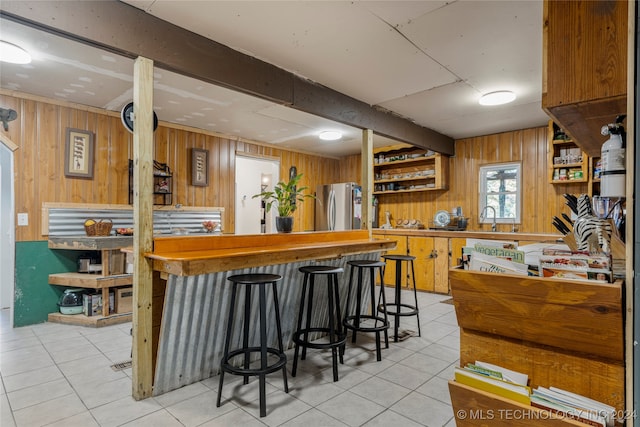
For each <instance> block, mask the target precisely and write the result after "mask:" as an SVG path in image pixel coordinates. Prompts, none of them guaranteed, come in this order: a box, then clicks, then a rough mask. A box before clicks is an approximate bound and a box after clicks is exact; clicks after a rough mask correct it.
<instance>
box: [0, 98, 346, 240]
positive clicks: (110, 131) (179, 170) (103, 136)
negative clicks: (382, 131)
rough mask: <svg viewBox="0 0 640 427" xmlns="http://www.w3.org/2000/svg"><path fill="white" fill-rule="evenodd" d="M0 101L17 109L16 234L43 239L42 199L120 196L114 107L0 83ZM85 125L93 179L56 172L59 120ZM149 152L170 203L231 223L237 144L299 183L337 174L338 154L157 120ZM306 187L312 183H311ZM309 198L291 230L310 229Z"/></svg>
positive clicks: (126, 153) (124, 189) (125, 147)
mask: <svg viewBox="0 0 640 427" xmlns="http://www.w3.org/2000/svg"><path fill="white" fill-rule="evenodd" d="M0 105H1V106H2V107H3V108H11V109H13V110H16V111H17V113H18V119H17V120H16V121H13V122H11V123H10V125H9V131H8V132H7V135H8V136H9V138H11V139H12V140H13V141H14V142H15V143H16V144H17V145H18V147H19V148H18V150H16V151H15V153H14V156H15V157H14V159H15V172H16V179H15V182H16V201H15V203H16V204H15V206H16V212H26V213H28V214H29V225H28V226H21V227H17V232H16V241H33V240H46V238H45V237H43V236H42V235H41V231H40V230H41V223H40V222H41V221H40V212H41V208H42V204H43V203H44V202H74V203H112V204H127V203H128V191H129V169H128V167H129V166H128V159H130V158H132V153H133V135H132V134H130V133H129V132H128V131H127V130H125V128H124V126H123V125H122V123H121V121H120V117H119V114H117V113H110V112H107V111H103V110H97V109H93V108H88V107H84V106H80V105H72V104H64V103H57V102H54V101H51V100H46V99H43V98H36V97H31V96H29V95H25V94H19V93H15V92H8V91H4V90H3V91H0ZM68 127H71V128H77V129H83V130H88V131H91V132H93V133H94V135H95V164H94V177H93V179H78V178H67V177H65V175H64V146H65V138H66V128H68ZM155 144H156V145H155V153H154V158H155V160H158V161H160V162H163V163H168V164H169V166H170V167H171V170H172V171H173V173H174V180H173V193H174V197H173V204H176V203H181V204H182V205H184V206H217V207H224V208H225V209H226V210H225V215H224V229H225V231H227V232H233V231H234V228H235V226H234V210H233V206H234V188H235V184H234V177H235V156H236V153H237V152H242V153H251V154H253V155H259V156H266V157H271V158H278V159H280V176H281V177H282V178H286V177H288V176H289V168H290V167H291V166H294V165H295V166H296V167H297V169H298V173H303V174H304V176H303V179H302V181H301V185H306V186H309V187H310V188H311V189H315V187H316V185H319V184H322V183H327V182H338V181H339V178H338V177H339V171H340V161H339V160H338V159H335V158H325V157H320V156H315V155H310V154H306V153H299V152H294V151H287V150H282V149H279V148H277V147H274V146H270V145H268V144H261V143H258V142H250V141H245V140H241V139H238V138H231V137H225V136H222V135H218V134H215V133H207V132H203V131H200V130H196V129H190V128H186V127H178V126H172V125H169V124H165V123H161V124H160V126H159V127H158V129H157V130H156V132H155ZM191 148H202V149H206V150H209V170H210V176H209V182H210V184H209V186H208V187H194V186H192V185H190V181H191V178H190V177H191V170H190V163H191V152H190V149H191ZM312 191H313V190H312ZM313 211H314V203H312V202H307V203H303V204H302V205H301V206H300V207H299V208H298V210H297V211H296V213H295V226H294V231H302V230H311V229H313V226H314V224H313V218H314V212H313Z"/></svg>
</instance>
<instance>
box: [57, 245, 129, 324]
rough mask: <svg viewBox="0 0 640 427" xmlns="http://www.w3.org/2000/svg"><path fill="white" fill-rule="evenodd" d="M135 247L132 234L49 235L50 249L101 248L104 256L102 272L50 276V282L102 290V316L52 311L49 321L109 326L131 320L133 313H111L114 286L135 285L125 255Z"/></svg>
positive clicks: (99, 249) (82, 249) (81, 249)
mask: <svg viewBox="0 0 640 427" xmlns="http://www.w3.org/2000/svg"><path fill="white" fill-rule="evenodd" d="M130 246H133V237H130V236H99V237H88V236H69V237H63V236H60V237H53V236H50V237H49V248H50V249H67V250H78V251H100V252H101V255H102V272H101V274H91V273H77V272H66V273H53V274H50V275H49V284H50V285H58V286H66V287H70V288H86V289H99V290H101V292H102V301H103V304H102V315H101V316H85V315H84V314H62V313H49V315H48V320H49V321H50V322H56V323H66V324H72V325H81V326H93V327H100V326H107V325H113V324H117V323H125V322H130V321H131V320H132V313H110V312H109V292H110V291H111V290H112V289H113V288H117V287H125V286H132V285H133V274H128V273H125V272H124V258H125V254H124V253H123V252H122V251H121V249H122V248H126V247H130Z"/></svg>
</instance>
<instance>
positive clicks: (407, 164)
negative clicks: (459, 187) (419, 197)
mask: <svg viewBox="0 0 640 427" xmlns="http://www.w3.org/2000/svg"><path fill="white" fill-rule="evenodd" d="M447 171H448V162H447V158H446V157H444V156H442V155H441V154H439V153H435V152H432V151H427V150H424V149H420V148H417V147H414V146H412V145H409V144H398V145H394V146H390V147H384V148H381V149H378V150H375V152H374V165H373V172H374V177H375V179H374V191H373V194H375V195H384V194H397V193H412V192H420V191H434V190H446V189H447Z"/></svg>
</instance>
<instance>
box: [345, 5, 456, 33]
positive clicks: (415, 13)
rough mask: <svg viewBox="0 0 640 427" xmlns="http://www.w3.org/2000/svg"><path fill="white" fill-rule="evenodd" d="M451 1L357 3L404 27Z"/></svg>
mask: <svg viewBox="0 0 640 427" xmlns="http://www.w3.org/2000/svg"><path fill="white" fill-rule="evenodd" d="M447 3H449V2H448V1H435V0H430V1H397V0H396V1H369V2H364V1H361V2H358V3H356V4H357V5H358V6H359V7H361V8H363V9H366V10H368V11H369V12H371V13H373V14H374V15H376V16H378V17H380V18H381V19H384V20H385V21H386V22H388V23H389V24H391V25H394V26H398V27H403V26H404V25H405V24H407V23H409V22H411V21H413V20H415V19H418V18H420V17H421V16H422V15H424V14H426V13H429V12H432V11H434V10H436V9H438V8H440V7H442V6H444V5H446V4H447Z"/></svg>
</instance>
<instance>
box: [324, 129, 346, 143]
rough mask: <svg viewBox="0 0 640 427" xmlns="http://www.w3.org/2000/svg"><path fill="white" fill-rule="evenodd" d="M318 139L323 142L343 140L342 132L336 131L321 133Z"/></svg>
mask: <svg viewBox="0 0 640 427" xmlns="http://www.w3.org/2000/svg"><path fill="white" fill-rule="evenodd" d="M318 137H319V138H320V139H321V140H323V141H335V140H337V139H340V138H342V132H338V131H335V130H326V131H324V132H320V135H318Z"/></svg>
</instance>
